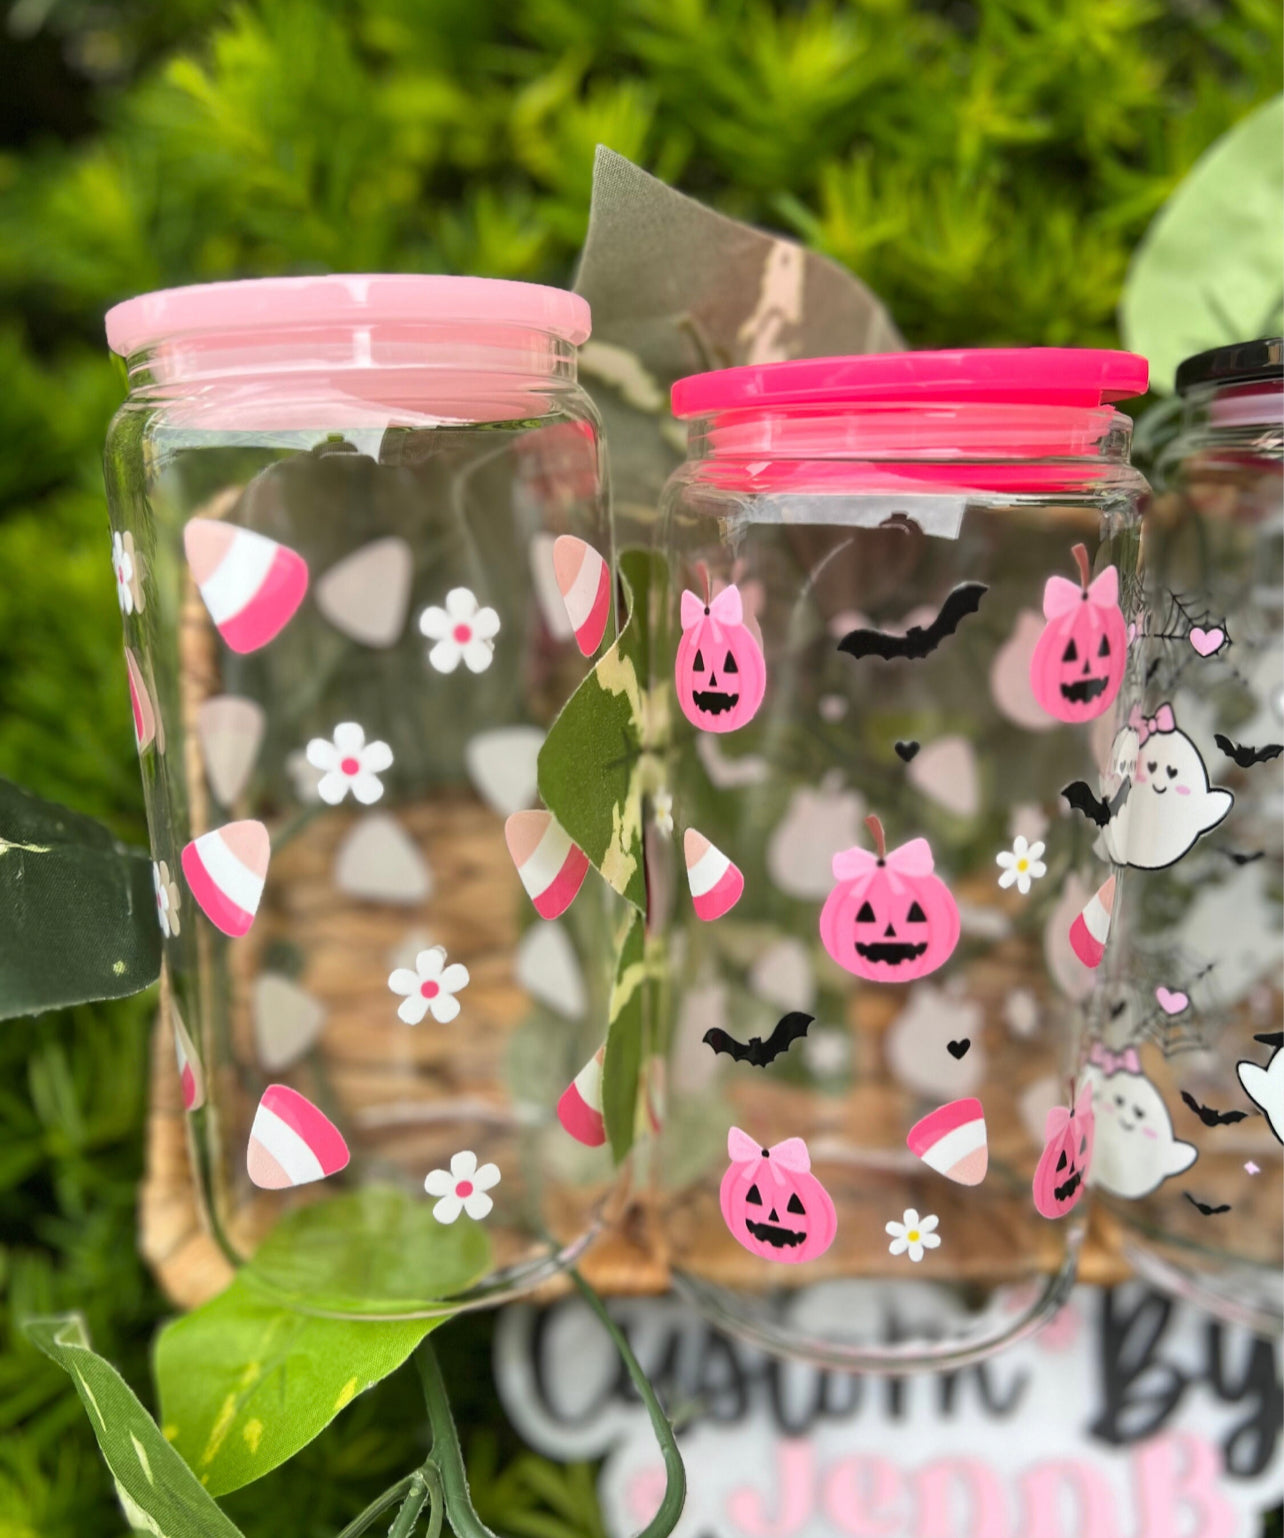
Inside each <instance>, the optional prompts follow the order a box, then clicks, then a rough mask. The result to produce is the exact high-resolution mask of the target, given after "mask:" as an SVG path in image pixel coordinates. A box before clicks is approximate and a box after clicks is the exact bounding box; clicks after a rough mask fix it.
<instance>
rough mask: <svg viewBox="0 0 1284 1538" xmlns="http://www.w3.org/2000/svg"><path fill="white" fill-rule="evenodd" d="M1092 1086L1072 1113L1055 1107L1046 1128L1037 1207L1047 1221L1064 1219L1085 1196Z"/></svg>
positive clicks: (1036, 1175)
mask: <svg viewBox="0 0 1284 1538" xmlns="http://www.w3.org/2000/svg"><path fill="white" fill-rule="evenodd" d="M1095 1127H1096V1122H1095V1120H1094V1118H1093V1114H1092V1086H1091V1085H1090V1084H1085V1085H1084V1087H1083V1088H1082V1089H1081V1090H1080V1091H1079V1096H1078V1099H1077V1100H1076V1101H1075V1103H1074V1108H1073V1110H1071V1109H1068V1108H1067V1107H1066V1106H1063V1105H1054V1106H1053V1107H1052V1109H1051V1110H1050V1111H1049V1112H1048V1115H1047V1120H1046V1121H1045V1122H1044V1126H1043V1136H1044V1148H1043V1152H1042V1154H1040V1156H1039V1162H1038V1164H1037V1166H1036V1167H1035V1171H1034V1186H1033V1189H1034V1205H1035V1207H1036V1208H1037V1209H1038V1211H1039V1212H1040V1213H1041V1214H1042V1216H1044V1217H1045V1218H1054V1219H1055V1218H1063V1217H1065V1215H1066V1213H1067V1212H1069V1211H1070V1210H1071V1208H1073V1207H1074V1206H1075V1205H1076V1203H1077V1202H1078V1201H1079V1199H1080V1197H1082V1195H1083V1191H1084V1186H1085V1185H1086V1183H1087V1180H1088V1169H1089V1166H1090V1165H1091V1164H1092V1138H1093V1132H1094V1129H1095Z"/></svg>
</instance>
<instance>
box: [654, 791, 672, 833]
mask: <svg viewBox="0 0 1284 1538" xmlns="http://www.w3.org/2000/svg"><path fill="white" fill-rule="evenodd" d="M653 805H654V807H655V826H656V828H657V829H658V830H659V832H661V833H663V834H664V836H665V838H671V837H672V836H673V797H672V796H671V795H670V794H669V792H668V791H667V790H657V791H656V793H655V798H654V802H653Z"/></svg>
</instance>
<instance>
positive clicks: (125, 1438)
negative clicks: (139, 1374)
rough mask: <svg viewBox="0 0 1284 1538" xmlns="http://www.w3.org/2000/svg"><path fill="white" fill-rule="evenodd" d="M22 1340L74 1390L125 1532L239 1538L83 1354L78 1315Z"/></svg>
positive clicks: (125, 1395)
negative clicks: (68, 1380) (53, 1365)
mask: <svg viewBox="0 0 1284 1538" xmlns="http://www.w3.org/2000/svg"><path fill="white" fill-rule="evenodd" d="M26 1332H27V1335H28V1336H29V1337H30V1339H31V1340H32V1342H33V1343H34V1344H35V1345H36V1346H38V1347H39V1348H40V1350H41V1351H43V1352H44V1353H45V1355H46V1356H48V1357H50V1358H52V1360H53V1361H55V1362H56V1363H57V1364H58V1366H59V1367H61V1368H63V1370H64V1371H65V1372H67V1373H68V1374H69V1375H70V1377H71V1380H72V1382H73V1383H74V1384H75V1385H76V1392H77V1393H78V1394H79V1395H80V1398H81V1400H82V1402H83V1403H84V1406H85V1410H86V1411H87V1413H88V1415H89V1420H90V1424H91V1425H92V1426H93V1428H94V1435H95V1436H96V1437H97V1438H98V1446H99V1447H100V1448H101V1449H102V1455H103V1457H104V1459H106V1462H107V1466H108V1468H109V1469H110V1470H111V1472H112V1476H113V1478H114V1479H115V1481H116V1494H117V1495H118V1496H119V1497H120V1504H121V1507H122V1508H123V1510H124V1512H125V1517H126V1519H127V1521H128V1522H129V1525H130V1526H131V1527H132V1528H134V1529H135V1530H137V1531H140V1532H146V1533H155V1534H157V1535H158V1538H240V1529H239V1528H238V1527H236V1526H235V1524H234V1523H232V1522H231V1521H230V1520H229V1519H228V1518H227V1517H225V1516H224V1515H223V1513H222V1512H221V1511H220V1510H219V1509H218V1507H217V1506H216V1505H215V1504H214V1501H213V1498H212V1497H211V1496H210V1494H209V1492H208V1491H207V1490H204V1489H202V1487H201V1485H200V1483H199V1481H198V1480H197V1478H196V1476H195V1475H194V1474H193V1473H192V1471H191V1469H190V1468H188V1466H187V1464H186V1463H184V1462H183V1460H182V1458H181V1457H180V1456H179V1454H178V1453H177V1452H176V1451H175V1450H174V1448H172V1447H171V1446H170V1444H169V1443H168V1442H167V1441H166V1440H165V1438H164V1437H163V1436H162V1435H161V1432H160V1429H159V1428H158V1427H157V1425H156V1422H155V1421H154V1420H153V1419H152V1418H151V1416H150V1415H148V1413H147V1411H146V1410H144V1409H143V1407H142V1405H141V1404H140V1403H139V1402H138V1400H137V1398H136V1397H135V1395H134V1394H133V1392H132V1391H131V1389H130V1388H129V1385H128V1384H127V1383H126V1382H125V1380H124V1379H123V1378H122V1377H121V1375H120V1374H119V1373H118V1372H117V1371H116V1369H115V1368H114V1367H113V1366H112V1365H111V1364H110V1363H109V1362H105V1361H104V1360H103V1359H102V1357H100V1356H99V1355H97V1353H96V1352H94V1351H93V1350H92V1349H91V1347H90V1344H89V1335H88V1332H87V1331H86V1329H85V1324H84V1321H83V1320H82V1319H81V1318H80V1316H79V1315H78V1314H64V1315H62V1316H61V1317H59V1318H55V1319H33V1320H31V1321H30V1322H29V1323H28V1324H27V1326H26Z"/></svg>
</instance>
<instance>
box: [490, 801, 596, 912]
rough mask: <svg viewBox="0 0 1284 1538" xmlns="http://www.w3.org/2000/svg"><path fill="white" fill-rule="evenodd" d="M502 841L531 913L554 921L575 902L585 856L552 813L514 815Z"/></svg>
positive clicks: (583, 871)
mask: <svg viewBox="0 0 1284 1538" xmlns="http://www.w3.org/2000/svg"><path fill="white" fill-rule="evenodd" d="M504 838H505V839H506V840H507V842H508V852H509V854H511V855H512V857H513V864H514V865H515V866H516V867H517V874H518V875H519V876H520V877H521V878H522V885H523V886H524V887H525V888H526V892H527V895H528V896H529V897H530V900H531V901H532V902H533V903H534V904H535V911H536V913H538V914H539V916H540V917H541V918H543V919H555V918H557V917H558V916H559V914H562V913H565V912H566V910H567V909H568V908H569V907H570V905H571V904H572V903H573V902H574V901H575V894H576V893H577V892H578V891H579V889H580V887H581V886H582V885H583V884H584V877H585V876H586V875H587V873H588V866H589V862H588V855H586V854H585V853H584V851H583V850H582V849H580V848H579V847H578V846H577V845H575V844H573V843H572V842H571V840H570V836H569V835H568V834H567V832H566V831H565V829H564V828H563V827H562V825H561V824H560V823H559V822H557V821H556V820H555V819H554V817H553V814H552V812H514V813H513V815H512V816H511V817H510V818H509V819H508V821H507V822H506V823H505V824H504Z"/></svg>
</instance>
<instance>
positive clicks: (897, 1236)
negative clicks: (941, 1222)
mask: <svg viewBox="0 0 1284 1538" xmlns="http://www.w3.org/2000/svg"><path fill="white" fill-rule="evenodd" d="M937 1222H938V1219H937V1218H936V1216H935V1214H934V1213H928V1215H927V1216H926V1217H925V1218H920V1217H919V1215H918V1213H917V1212H916V1211H915V1209H914V1208H913V1207H907V1208H906V1209H905V1211H904V1212H903V1213H902V1214H901V1221H900V1222H899V1223H897V1222H896V1221H895V1220H893V1221H892V1222H890V1223H888V1224H887V1225H886V1228H887V1232H888V1233H889V1234H891V1236H892V1242H891V1243H890V1244H889V1245H888V1246H887V1249H888V1253H889V1254H892V1255H904V1254H906V1253H908V1254H909V1258H910V1259H911V1260H912V1261H914V1262H915V1263H917V1262H918V1261H920V1260H922V1258H923V1254H924V1252H925V1251H926V1250H934V1249H936V1248H937V1247H938V1246H939V1245H940V1242H941V1236H940V1235H939V1234H938V1233H937V1232H936V1225H937Z"/></svg>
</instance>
